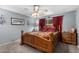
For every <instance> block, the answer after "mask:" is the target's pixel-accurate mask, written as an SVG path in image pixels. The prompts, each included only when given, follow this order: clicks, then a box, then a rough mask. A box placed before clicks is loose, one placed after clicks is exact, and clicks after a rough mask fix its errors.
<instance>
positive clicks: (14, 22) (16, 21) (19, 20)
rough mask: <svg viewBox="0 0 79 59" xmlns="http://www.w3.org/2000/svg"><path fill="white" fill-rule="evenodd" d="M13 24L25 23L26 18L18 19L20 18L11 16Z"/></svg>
mask: <svg viewBox="0 0 79 59" xmlns="http://www.w3.org/2000/svg"><path fill="white" fill-rule="evenodd" d="M11 24H12V25H24V24H25V20H24V19H18V18H11Z"/></svg>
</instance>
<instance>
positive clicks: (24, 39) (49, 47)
mask: <svg viewBox="0 0 79 59" xmlns="http://www.w3.org/2000/svg"><path fill="white" fill-rule="evenodd" d="M53 39H57V34H56V36H55V38H53ZM55 43H56V42H55V41H53V40H51V39H49V40H47V39H45V38H43V37H39V36H35V35H31V34H28V33H24V32H23V31H21V45H23V44H27V45H30V46H32V47H34V48H36V49H38V50H41V51H43V52H49V53H50V52H54V50H55V45H56V44H55Z"/></svg>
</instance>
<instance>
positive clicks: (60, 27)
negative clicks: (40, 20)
mask: <svg viewBox="0 0 79 59" xmlns="http://www.w3.org/2000/svg"><path fill="white" fill-rule="evenodd" d="M57 19H58V26H59V31H60V32H62V20H63V16H57Z"/></svg>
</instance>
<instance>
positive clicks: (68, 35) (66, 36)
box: [62, 32, 77, 45]
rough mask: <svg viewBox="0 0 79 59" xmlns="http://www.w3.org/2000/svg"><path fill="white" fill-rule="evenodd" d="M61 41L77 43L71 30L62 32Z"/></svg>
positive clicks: (75, 36) (75, 35)
mask: <svg viewBox="0 0 79 59" xmlns="http://www.w3.org/2000/svg"><path fill="white" fill-rule="evenodd" d="M62 41H63V42H64V43H69V44H74V45H77V34H76V33H71V32H63V33H62Z"/></svg>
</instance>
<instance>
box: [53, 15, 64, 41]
mask: <svg viewBox="0 0 79 59" xmlns="http://www.w3.org/2000/svg"><path fill="white" fill-rule="evenodd" d="M62 20H63V16H56V17H53V26H54V27H55V30H57V31H59V32H60V33H59V40H60V41H62V34H61V33H62Z"/></svg>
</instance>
